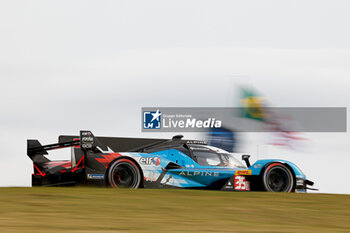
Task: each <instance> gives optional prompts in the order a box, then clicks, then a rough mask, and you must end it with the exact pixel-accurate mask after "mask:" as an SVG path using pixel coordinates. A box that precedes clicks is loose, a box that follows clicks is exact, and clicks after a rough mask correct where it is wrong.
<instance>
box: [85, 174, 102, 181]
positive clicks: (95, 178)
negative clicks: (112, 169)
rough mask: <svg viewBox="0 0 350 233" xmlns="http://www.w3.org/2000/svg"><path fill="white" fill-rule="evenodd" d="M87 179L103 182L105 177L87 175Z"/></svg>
mask: <svg viewBox="0 0 350 233" xmlns="http://www.w3.org/2000/svg"><path fill="white" fill-rule="evenodd" d="M87 178H88V179H90V180H104V178H105V175H103V174H87Z"/></svg>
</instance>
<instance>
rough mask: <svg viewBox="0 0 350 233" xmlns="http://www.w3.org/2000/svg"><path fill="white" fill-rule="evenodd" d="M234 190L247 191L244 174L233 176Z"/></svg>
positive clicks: (247, 186) (247, 184)
mask: <svg viewBox="0 0 350 233" xmlns="http://www.w3.org/2000/svg"><path fill="white" fill-rule="evenodd" d="M235 190H240V191H249V190H250V187H249V181H246V180H245V176H235Z"/></svg>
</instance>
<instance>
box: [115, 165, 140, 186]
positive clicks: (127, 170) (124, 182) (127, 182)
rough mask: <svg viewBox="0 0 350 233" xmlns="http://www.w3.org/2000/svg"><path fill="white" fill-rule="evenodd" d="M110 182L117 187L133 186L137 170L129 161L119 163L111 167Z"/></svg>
mask: <svg viewBox="0 0 350 233" xmlns="http://www.w3.org/2000/svg"><path fill="white" fill-rule="evenodd" d="M112 182H113V184H114V186H115V187H118V188H134V187H135V186H136V183H137V172H136V169H135V168H134V166H132V165H131V164H129V163H120V164H117V165H116V166H115V167H114V168H113V172H112Z"/></svg>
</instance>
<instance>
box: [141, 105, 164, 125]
mask: <svg viewBox="0 0 350 233" xmlns="http://www.w3.org/2000/svg"><path fill="white" fill-rule="evenodd" d="M161 119H162V113H161V112H159V109H158V110H157V111H144V112H143V128H144V129H160V128H161V126H162V125H161Z"/></svg>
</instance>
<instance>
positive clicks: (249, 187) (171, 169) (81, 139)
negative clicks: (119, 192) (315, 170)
mask: <svg viewBox="0 0 350 233" xmlns="http://www.w3.org/2000/svg"><path fill="white" fill-rule="evenodd" d="M65 147H71V148H72V154H71V160H65V161H51V160H49V159H48V158H47V157H45V156H44V155H47V154H48V152H47V151H48V150H52V149H59V148H65ZM121 151H124V152H121ZM27 154H28V156H29V157H30V158H31V159H32V160H33V166H34V173H33V174H32V185H33V186H68V185H94V186H111V187H114V188H190V189H211V190H227V191H269V192H306V190H307V189H308V187H307V186H308V185H313V182H311V181H309V180H307V179H306V176H305V175H304V174H303V172H302V171H301V170H300V169H299V168H298V167H297V166H296V165H295V164H293V163H291V162H289V161H285V160H278V159H277V160H271V159H269V160H258V161H256V162H255V163H254V164H252V165H250V162H249V155H242V160H244V161H245V164H243V163H241V162H240V161H239V160H238V159H237V158H236V156H237V154H233V153H229V152H227V151H225V150H222V149H220V148H217V147H213V146H208V145H207V144H206V143H205V142H204V141H198V140H183V139H182V136H181V135H178V136H174V137H173V138H172V139H170V140H167V139H145V138H120V137H119V138H118V137H94V135H93V134H92V133H91V132H90V131H80V136H60V137H59V143H56V144H51V145H45V146H42V145H41V144H40V143H39V141H37V140H28V150H27Z"/></svg>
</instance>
